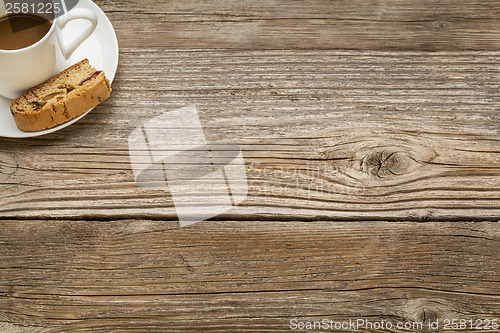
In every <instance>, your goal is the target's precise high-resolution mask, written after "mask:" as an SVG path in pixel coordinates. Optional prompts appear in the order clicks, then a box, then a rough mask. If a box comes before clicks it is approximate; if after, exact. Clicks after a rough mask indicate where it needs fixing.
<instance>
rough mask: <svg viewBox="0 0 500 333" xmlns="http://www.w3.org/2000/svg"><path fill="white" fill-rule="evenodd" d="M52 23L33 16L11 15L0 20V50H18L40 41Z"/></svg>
mask: <svg viewBox="0 0 500 333" xmlns="http://www.w3.org/2000/svg"><path fill="white" fill-rule="evenodd" d="M51 26H52V23H51V22H50V21H49V20H47V19H46V18H44V17H42V16H38V15H35V14H11V15H7V16H4V17H1V18H0V50H18V49H22V48H25V47H28V46H31V45H33V44H35V43H36V42H38V41H39V40H40V39H42V38H43V37H44V36H45V35H46V34H47V33H48V32H49V30H50V28H51Z"/></svg>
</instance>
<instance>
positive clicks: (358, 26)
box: [97, 0, 500, 53]
mask: <svg viewBox="0 0 500 333" xmlns="http://www.w3.org/2000/svg"><path fill="white" fill-rule="evenodd" d="M97 4H99V5H100V6H101V7H102V8H103V9H104V10H105V11H106V12H107V13H108V15H109V17H110V18H111V20H112V21H113V23H114V24H115V25H116V26H117V27H118V29H117V33H118V36H119V39H120V42H121V45H122V47H127V48H129V47H133V48H139V49H144V50H147V49H149V48H160V49H207V48H208V49H214V48H217V49H220V48H224V49H356V50H421V51H422V50H426V51H456V50H500V32H499V31H500V20H499V19H498V17H499V14H498V13H499V12H500V3H499V2H498V1H460V2H457V1H453V0H446V1H433V0H425V1H412V0H404V1H401V0H384V1H376V0H355V1H352V0H349V1H346V0H343V1H327V0H314V1H300V0H295V1H290V0H286V1H284V0H269V1H244V2H241V1H229V0H222V1H203V2H200V1H194V0H189V1H175V2H174V1H163V2H162V1H160V2H159V1H153V0H150V1H140V2H131V1H114V0H98V1H97ZM144 52H145V53H147V51H144Z"/></svg>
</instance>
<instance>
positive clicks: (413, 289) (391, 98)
mask: <svg viewBox="0 0 500 333" xmlns="http://www.w3.org/2000/svg"><path fill="white" fill-rule="evenodd" d="M96 3H97V4H98V5H99V6H100V7H101V8H102V9H103V10H104V11H105V12H106V13H107V14H108V16H109V18H110V19H111V21H112V23H113V25H114V26H115V29H116V33H117V36H118V40H119V43H120V64H119V68H118V73H117V76H116V78H115V81H114V83H113V95H112V98H111V99H110V100H108V101H106V102H104V103H103V104H102V105H100V106H99V107H98V108H96V109H94V110H93V111H92V112H91V113H90V114H89V115H88V116H86V117H85V118H84V119H82V120H81V121H79V122H78V123H76V124H74V125H72V126H70V127H68V128H66V129H63V130H61V131H59V132H57V133H53V134H51V135H47V136H43V137H40V138H36V139H26V140H14V139H5V138H0V332H2V333H25V332H37V333H39V332H43V333H46V332H71V333H72V332H141V333H142V332H173V333H175V332H288V331H291V330H290V319H293V318H296V319H298V320H304V321H314V320H320V319H325V318H326V319H330V320H335V321H344V320H349V319H357V318H365V319H368V320H371V321H373V322H375V321H381V320H386V321H391V322H393V323H396V322H398V321H401V322H413V321H418V322H424V324H427V323H429V322H430V321H435V320H438V319H439V320H440V321H441V323H443V320H444V319H452V318H458V319H499V320H500V312H499V307H498V304H500V275H499V269H498V267H499V266H500V227H499V224H498V221H500V149H499V147H500V136H499V134H500V116H499V114H500V113H499V111H500V97H499V96H500V61H499V59H500V48H499V45H500V26H499V24H500V17H499V16H500V3H499V2H498V1H467V2H465V1H464V2H457V1H451V0H443V1H430V0H418V1H410V0H398V1H396V0H381V1H372V0H355V1H344V0H342V1H326V0H325V1H323V0H309V1H295V0H291V1H278V0H266V1H251V0H248V1H239V2H234V1H226V0H220V1H206V2H200V1H192V0H188V1H177V0H171V1H163V0H160V1H158V0H155V1H151V0H146V1H140V2H133V1H130V0H126V1H114V0H98V1H96ZM192 104H194V105H196V106H197V108H198V110H199V114H200V120H201V124H202V125H203V129H204V131H205V135H206V137H207V140H209V141H211V142H221V141H229V142H233V143H237V144H238V145H239V146H240V147H241V149H242V151H243V155H244V159H245V166H246V172H247V176H248V182H249V195H248V197H247V198H246V200H245V201H244V202H243V203H242V204H240V205H239V206H238V207H235V208H233V209H232V210H230V211H229V212H227V213H226V214H224V215H220V216H217V217H216V218H213V219H212V220H211V221H208V222H204V223H200V224H196V225H193V226H190V227H188V228H179V222H178V219H177V216H176V213H175V210H174V207H173V202H172V198H171V196H170V194H169V192H168V191H158V190H148V189H143V188H139V187H138V186H137V185H136V184H135V182H134V178H133V175H132V171H131V169H130V168H131V167H130V161H129V152H128V147H127V138H128V136H129V134H130V133H131V132H132V131H133V130H134V129H135V128H136V127H137V126H140V125H141V124H142V123H143V122H144V121H146V120H149V119H151V118H153V117H155V116H157V115H160V114H162V113H163V112H166V111H170V110H174V109H176V108H179V107H183V106H187V105H192ZM422 222H425V223H422ZM467 331H468V332H485V331H484V330H467ZM360 332H361V331H360ZM363 332H408V330H401V329H393V330H376V329H374V330H364V331H363ZM422 332H434V330H422ZM449 332H464V331H463V330H459V331H457V330H455V331H453V330H450V331H449Z"/></svg>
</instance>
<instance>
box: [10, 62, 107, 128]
mask: <svg viewBox="0 0 500 333" xmlns="http://www.w3.org/2000/svg"><path fill="white" fill-rule="evenodd" d="M110 94H111V87H110V84H109V80H108V79H107V78H106V77H105V76H104V72H102V71H98V70H96V69H95V68H92V67H91V66H90V64H89V61H88V59H84V60H82V61H80V62H79V63H77V64H74V65H73V66H71V67H69V68H68V69H65V70H64V71H62V72H61V73H59V74H57V75H55V76H54V77H52V78H50V79H49V80H47V81H46V82H44V83H42V84H40V85H38V86H36V87H34V88H32V89H30V90H28V91H27V92H26V93H24V94H23V95H21V96H20V97H18V98H17V99H15V100H13V101H12V104H11V105H10V109H11V111H12V114H13V115H14V120H15V121H16V124H17V127H19V129H20V130H22V131H25V132H36V131H41V130H44V129H48V128H52V127H55V126H57V125H60V124H62V123H65V122H67V121H68V120H70V119H73V118H75V117H77V116H79V115H81V114H82V113H84V112H86V111H88V110H90V109H92V108H93V107H95V106H97V105H98V104H99V103H101V102H102V101H104V100H106V99H108V97H109V96H110Z"/></svg>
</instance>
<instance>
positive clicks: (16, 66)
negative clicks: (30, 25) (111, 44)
mask: <svg viewBox="0 0 500 333" xmlns="http://www.w3.org/2000/svg"><path fill="white" fill-rule="evenodd" d="M77 19H85V20H88V21H89V22H90V23H91V24H90V25H88V26H87V27H86V29H84V30H83V31H81V32H80V34H79V35H78V36H75V37H73V38H71V40H66V38H63V36H62V30H63V29H64V27H65V26H66V24H67V23H68V22H69V21H72V20H77ZM96 26H97V15H96V14H95V13H94V12H92V11H91V10H89V9H85V8H76V9H72V10H70V11H69V12H67V13H66V14H64V15H62V16H59V17H57V18H55V19H54V20H53V21H52V26H51V27H50V30H49V31H48V32H47V34H46V35H45V36H43V37H42V39H40V40H39V41H38V42H36V43H35V44H33V45H31V46H28V47H25V48H22V49H17V50H0V96H3V97H7V98H9V99H14V98H17V97H19V95H21V94H22V93H23V92H24V91H26V90H28V89H30V88H32V87H34V86H36V85H38V84H40V83H42V82H44V81H46V80H47V79H49V78H50V77H51V76H53V75H54V74H56V73H58V72H60V71H61V70H63V69H64V67H65V65H66V60H67V59H68V58H69V57H71V54H73V52H74V51H75V50H76V49H77V48H78V46H80V44H82V43H83V42H84V41H85V40H86V39H87V38H88V37H89V36H90V35H91V34H92V33H93V32H94V30H95V28H96Z"/></svg>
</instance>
